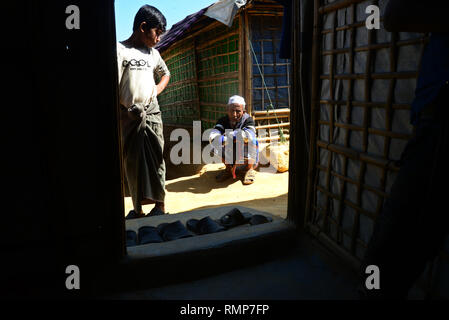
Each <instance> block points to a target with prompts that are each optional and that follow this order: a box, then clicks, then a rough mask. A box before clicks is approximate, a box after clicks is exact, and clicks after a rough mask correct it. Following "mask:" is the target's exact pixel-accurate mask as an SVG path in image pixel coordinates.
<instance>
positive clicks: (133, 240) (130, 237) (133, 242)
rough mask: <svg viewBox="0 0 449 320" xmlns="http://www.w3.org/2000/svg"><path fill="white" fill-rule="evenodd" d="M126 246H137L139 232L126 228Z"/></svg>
mask: <svg viewBox="0 0 449 320" xmlns="http://www.w3.org/2000/svg"><path fill="white" fill-rule="evenodd" d="M126 246H127V247H134V246H137V233H136V232H135V231H134V230H126Z"/></svg>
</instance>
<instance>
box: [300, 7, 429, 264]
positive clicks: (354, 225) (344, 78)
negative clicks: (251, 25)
mask: <svg viewBox="0 0 449 320" xmlns="http://www.w3.org/2000/svg"><path fill="white" fill-rule="evenodd" d="M370 4H375V5H379V7H380V9H381V10H380V11H381V12H383V10H384V6H385V4H386V1H363V0H359V1H357V0H344V1H330V0H326V1H324V0H315V17H316V22H315V24H316V27H317V28H316V29H315V30H316V31H315V32H317V33H316V34H315V41H314V42H315V43H314V45H315V46H316V47H315V51H314V52H315V55H314V59H315V61H314V63H315V64H316V65H315V70H317V72H316V74H314V75H313V77H314V79H313V81H314V89H313V92H312V95H313V102H312V132H311V140H312V149H311V150H312V152H311V156H310V166H311V168H312V169H311V171H310V173H309V190H308V194H309V197H308V204H307V209H306V210H307V217H306V225H307V227H308V228H309V230H310V231H311V232H312V233H314V234H316V235H319V236H320V238H321V239H322V240H323V241H325V242H326V243H327V244H328V245H329V246H331V247H332V248H334V249H336V251H338V252H340V253H341V254H343V255H345V256H346V257H347V258H349V259H350V260H351V261H352V262H353V263H354V264H355V265H357V264H358V263H359V261H360V259H361V258H362V257H363V254H364V251H365V249H366V245H367V242H368V241H369V239H370V237H371V234H372V231H373V226H374V223H375V219H376V217H377V215H378V214H379V212H380V210H381V209H382V206H383V204H384V201H385V199H386V198H387V197H388V195H389V191H390V188H391V186H392V183H393V181H394V179H395V176H396V174H397V171H398V167H397V166H396V165H395V161H396V160H398V159H399V157H400V155H401V153H402V151H403V149H404V146H405V144H406V143H407V140H408V139H409V138H410V137H411V134H412V126H411V125H410V117H409V109H410V103H411V102H412V100H413V97H414V89H415V83H416V77H417V70H418V69H419V61H420V57H421V54H422V49H423V44H424V42H425V41H426V38H425V37H424V36H423V35H422V34H412V33H389V32H387V31H385V29H384V28H383V26H382V25H381V28H380V29H379V30H375V29H373V30H368V29H367V28H366V27H365V20H366V18H367V16H368V15H367V14H366V13H365V8H366V7H367V6H368V5H370Z"/></svg>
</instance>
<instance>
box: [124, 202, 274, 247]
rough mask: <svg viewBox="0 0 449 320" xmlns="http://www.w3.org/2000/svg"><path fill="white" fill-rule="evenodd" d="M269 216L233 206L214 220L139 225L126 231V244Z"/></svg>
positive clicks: (223, 227) (254, 222)
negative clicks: (137, 228)
mask: <svg viewBox="0 0 449 320" xmlns="http://www.w3.org/2000/svg"><path fill="white" fill-rule="evenodd" d="M272 221H273V219H272V218H271V217H267V216H264V215H261V214H255V215H253V214H251V213H248V212H243V213H242V212H241V211H240V210H239V209H237V208H234V209H232V210H231V211H229V212H228V213H227V214H225V215H224V216H223V217H221V218H220V219H219V220H217V221H215V220H213V219H211V218H210V217H209V216H207V217H205V218H202V219H200V220H198V219H190V220H188V221H187V222H186V226H187V229H188V230H187V229H186V227H184V225H183V224H182V223H181V221H179V220H177V221H175V222H172V223H162V224H160V225H159V226H157V227H152V226H143V227H140V228H139V230H138V233H136V232H135V231H133V230H127V231H126V246H127V247H132V246H136V245H138V244H148V243H161V242H165V241H172V240H177V239H182V238H188V237H192V236H194V235H203V234H210V233H216V232H221V231H225V230H228V229H231V228H234V227H237V226H240V225H244V224H248V223H249V224H250V225H258V224H263V223H267V222H272Z"/></svg>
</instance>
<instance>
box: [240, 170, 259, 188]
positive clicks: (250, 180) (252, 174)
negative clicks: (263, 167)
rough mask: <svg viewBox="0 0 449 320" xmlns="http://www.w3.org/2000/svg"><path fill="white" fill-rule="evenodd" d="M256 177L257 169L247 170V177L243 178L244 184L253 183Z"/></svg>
mask: <svg viewBox="0 0 449 320" xmlns="http://www.w3.org/2000/svg"><path fill="white" fill-rule="evenodd" d="M255 178H256V171H255V170H253V169H250V170H248V171H247V172H246V174H245V177H244V178H243V184H245V185H248V184H253V183H254V179H255Z"/></svg>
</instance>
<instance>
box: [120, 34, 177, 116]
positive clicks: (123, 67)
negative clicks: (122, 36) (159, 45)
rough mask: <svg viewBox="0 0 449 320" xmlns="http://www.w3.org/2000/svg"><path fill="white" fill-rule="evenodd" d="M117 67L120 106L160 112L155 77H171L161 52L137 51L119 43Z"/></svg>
mask: <svg viewBox="0 0 449 320" xmlns="http://www.w3.org/2000/svg"><path fill="white" fill-rule="evenodd" d="M117 65H118V82H119V99H120V104H122V105H123V106H125V107H127V108H129V107H131V106H132V105H134V104H137V103H141V104H143V105H145V106H146V105H149V106H150V107H149V108H151V110H150V112H152V113H155V112H159V111H160V110H159V104H158V102H157V98H156V82H155V76H157V77H162V76H164V75H166V76H170V71H169V70H168V68H167V66H166V64H165V62H164V60H163V59H162V57H161V55H160V54H159V51H157V49H154V48H148V49H136V48H132V47H127V46H125V45H124V44H123V43H121V42H118V43H117Z"/></svg>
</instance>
